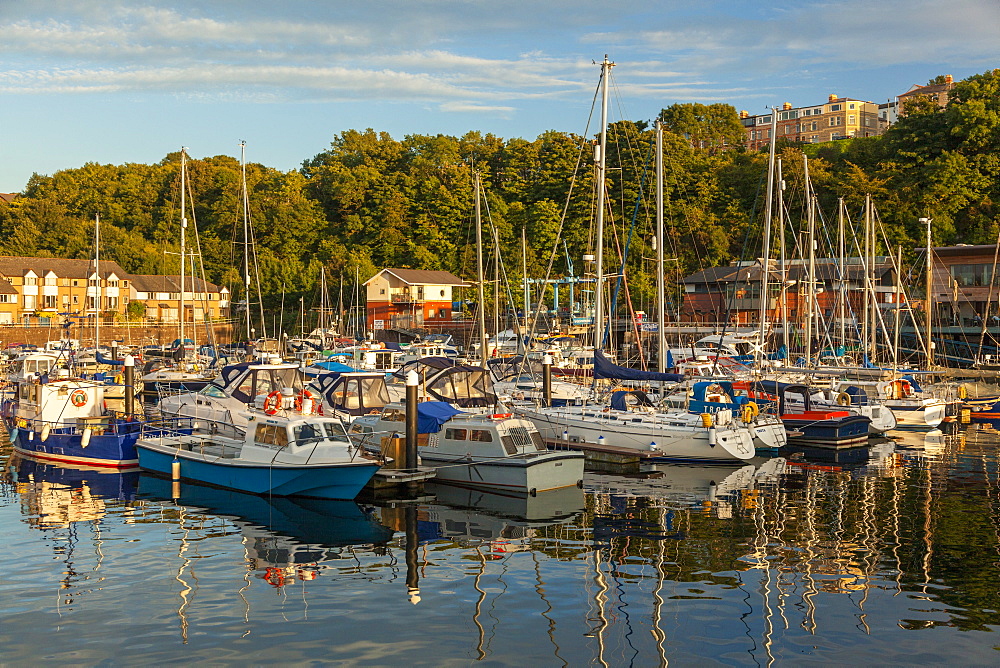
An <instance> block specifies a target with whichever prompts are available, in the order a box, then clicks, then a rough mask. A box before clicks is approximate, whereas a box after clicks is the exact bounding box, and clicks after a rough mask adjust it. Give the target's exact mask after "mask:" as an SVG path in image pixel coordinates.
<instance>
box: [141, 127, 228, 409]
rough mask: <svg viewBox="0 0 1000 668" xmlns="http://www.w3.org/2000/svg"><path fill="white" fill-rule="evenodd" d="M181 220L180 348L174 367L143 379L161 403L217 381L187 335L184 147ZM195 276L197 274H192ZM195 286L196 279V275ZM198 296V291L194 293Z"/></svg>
mask: <svg viewBox="0 0 1000 668" xmlns="http://www.w3.org/2000/svg"><path fill="white" fill-rule="evenodd" d="M180 187H181V219H180V268H181V271H180V276H179V277H180V286H179V287H180V293H179V296H180V309H179V313H180V318H179V325H178V326H179V331H178V338H177V345H176V346H175V347H174V352H173V358H174V360H173V363H172V364H170V365H169V366H165V367H162V368H153V367H152V366H147V368H146V369H144V371H145V373H144V374H143V375H142V384H143V395H144V396H145V397H147V398H152V399H154V400H155V399H157V398H159V397H160V396H162V394H164V393H166V394H175V393H177V392H188V391H191V392H196V391H198V390H200V389H201V388H203V387H205V385H207V384H208V383H209V381H210V380H211V379H212V378H213V377H214V375H215V374H214V373H210V372H207V371H206V369H205V368H204V367H203V366H200V365H199V364H198V363H197V361H195V360H192V359H191V356H192V354H193V348H194V341H192V340H190V339H188V338H186V336H185V332H184V325H185V321H186V320H187V309H186V308H185V300H186V299H187V295H186V292H187V289H188V286H187V285H186V279H187V278H188V277H187V276H186V273H187V269H186V264H187V261H188V253H187V246H186V241H187V240H186V234H187V227H188V218H187V187H188V184H187V148H186V147H184V146H182V147H181V172H180ZM192 274H193V272H192ZM190 278H191V282H192V283H193V282H194V280H195V278H194V276H193V275H192V276H191V277H190ZM191 292H195V290H193V289H192V290H191Z"/></svg>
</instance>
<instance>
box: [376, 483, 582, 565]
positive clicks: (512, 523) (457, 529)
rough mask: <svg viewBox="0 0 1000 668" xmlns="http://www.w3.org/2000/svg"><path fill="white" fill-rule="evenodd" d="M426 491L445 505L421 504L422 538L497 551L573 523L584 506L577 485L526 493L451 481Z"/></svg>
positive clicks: (519, 546) (525, 545) (523, 545)
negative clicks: (482, 488)
mask: <svg viewBox="0 0 1000 668" xmlns="http://www.w3.org/2000/svg"><path fill="white" fill-rule="evenodd" d="M427 491H428V492H431V493H433V494H435V495H436V497H437V500H438V501H439V502H440V503H435V504H427V505H421V506H420V508H419V509H418V511H417V520H418V532H419V534H420V541H421V542H427V541H434V540H451V541H455V542H457V543H459V544H463V545H468V544H483V543H488V544H489V546H490V550H491V551H492V552H496V553H503V552H512V551H518V550H523V549H528V545H529V543H530V541H531V539H532V538H534V537H535V536H536V535H537V531H538V530H539V529H542V528H544V527H547V526H552V525H556V524H562V523H566V522H570V521H572V520H573V518H575V517H576V516H577V515H579V514H580V513H582V512H583V509H584V494H583V490H581V489H579V488H576V487H567V488H564V489H557V490H550V491H547V492H539V493H538V495H537V496H527V497H512V496H504V495H500V494H492V493H489V492H482V491H475V490H468V489H462V488H459V487H454V486H451V485H428V486H427ZM382 512H383V513H385V512H387V511H386V509H383V511H382Z"/></svg>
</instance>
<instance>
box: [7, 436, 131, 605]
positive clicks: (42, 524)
mask: <svg viewBox="0 0 1000 668" xmlns="http://www.w3.org/2000/svg"><path fill="white" fill-rule="evenodd" d="M138 478H139V471H138V469H134V470H131V471H127V470H126V471H108V470H106V469H99V468H92V467H80V468H74V467H69V466H63V465H59V464H55V463H52V462H42V461H38V460H34V459H31V458H29V457H24V456H20V455H13V456H11V457H10V458H9V459H8V460H7V462H6V463H5V465H4V467H3V473H2V476H0V479H2V480H3V481H4V482H6V483H8V484H9V485H10V486H11V487H12V488H13V490H14V492H15V493H16V495H17V497H18V498H19V500H20V509H21V514H22V515H23V518H24V519H23V521H24V523H25V524H27V525H28V526H29V527H31V528H32V529H36V530H38V531H40V532H41V533H42V534H43V535H44V536H45V539H46V540H47V541H48V542H49V543H50V545H51V549H52V552H53V554H54V556H55V557H56V559H58V560H59V561H60V563H61V564H62V573H61V577H60V578H59V588H60V590H61V591H60V595H59V596H58V599H57V600H58V609H59V610H60V612H61V611H63V610H64V609H71V608H72V607H73V606H74V605H75V604H79V602H80V597H81V595H83V594H85V593H87V592H88V591H90V590H89V589H82V588H81V587H84V586H85V585H86V583H87V582H88V581H94V582H95V583H99V582H100V581H101V580H102V579H103V578H102V576H101V571H102V568H103V566H104V561H105V556H106V555H105V552H104V543H105V538H104V532H103V528H102V523H101V520H102V519H103V518H104V516H105V514H106V513H107V508H108V504H109V503H115V502H128V501H131V500H132V499H133V498H134V497H135V490H136V482H137V481H138Z"/></svg>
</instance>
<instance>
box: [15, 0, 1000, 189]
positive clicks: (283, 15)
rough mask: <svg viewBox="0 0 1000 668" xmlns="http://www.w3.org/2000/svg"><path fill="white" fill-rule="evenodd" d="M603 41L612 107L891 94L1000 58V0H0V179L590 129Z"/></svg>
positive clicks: (283, 164) (757, 105) (272, 159)
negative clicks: (473, 134) (352, 145)
mask: <svg viewBox="0 0 1000 668" xmlns="http://www.w3.org/2000/svg"><path fill="white" fill-rule="evenodd" d="M605 54H607V56H608V58H609V59H610V60H612V61H614V62H615V65H616V66H615V68H614V70H613V76H612V78H611V82H612V102H611V107H612V111H611V117H612V120H616V119H622V118H624V119H630V120H649V119H651V118H654V117H655V116H656V114H657V113H658V111H659V110H660V109H661V108H663V107H666V106H669V105H671V104H675V103H685V102H700V103H704V104H710V103H716V102H722V103H726V104H731V105H733V106H734V107H735V108H736V109H737V110H740V109H746V110H748V111H750V113H761V112H763V111H764V110H765V109H766V108H767V107H769V106H772V105H780V104H782V103H783V102H791V103H792V104H793V106H796V107H798V106H806V105H810V104H815V103H818V102H822V101H825V100H826V98H827V96H828V95H830V94H836V95H838V96H844V97H852V98H858V99H862V100H870V101H873V102H885V101H887V100H889V99H891V98H893V97H895V96H896V95H899V94H900V93H903V92H905V91H906V90H907V89H909V88H910V87H911V86H913V85H914V84H925V83H927V81H928V80H930V79H931V78H933V77H935V76H937V75H941V74H951V75H953V76H954V77H955V80H956V81H957V80H960V79H964V78H966V77H968V76H970V75H973V74H978V73H981V72H984V71H986V70H988V69H992V68H995V67H1000V2H998V1H997V0H947V1H945V0H880V1H879V2H872V0H796V1H795V2H787V1H785V0H771V1H769V2H766V3H765V2H757V0H744V1H743V2H733V1H732V0H729V1H724V2H722V1H720V2H717V1H713V0H659V1H646V0H634V1H629V0H620V1H619V2H618V3H609V2H607V0H600V1H596V0H549V1H546V0H536V1H533V2H532V1H526V0H504V1H502V2H485V1H481V0H396V1H386V0H354V1H353V2H345V1H342V0H279V1H277V2H273V1H267V0H262V1H257V2H250V1H249V0H198V1H197V2H188V1H187V0H172V1H170V0H132V1H128V2H122V1H120V0H0V192H18V191H20V190H22V189H23V188H24V186H25V184H26V183H27V181H28V179H29V178H30V177H31V175H32V174H33V173H38V174H52V173H54V172H55V171H57V170H60V169H67V168H74V167H80V166H82V165H83V164H85V163H87V162H98V163H113V164H124V163H147V164H148V163H155V162H159V161H160V160H162V159H163V158H164V157H165V156H166V155H167V154H168V153H170V152H173V151H176V150H178V149H179V148H180V147H181V146H186V147H188V151H189V154H190V155H191V156H193V157H196V158H197V157H205V156H214V155H220V154H225V155H232V156H237V157H238V156H239V147H238V144H239V142H240V141H241V140H245V141H246V145H247V149H246V150H247V159H248V160H249V161H252V162H260V163H263V164H265V165H268V166H270V167H275V168H278V169H281V170H292V169H296V168H298V167H299V166H300V165H301V163H302V162H303V161H304V160H308V159H310V158H312V157H313V156H315V155H316V154H318V153H320V152H322V151H324V150H325V149H327V148H328V147H329V145H330V142H331V141H332V139H333V138H334V136H335V135H337V134H338V133H340V132H343V131H344V130H349V129H358V130H363V129H365V128H369V127H370V128H373V129H375V130H376V131H384V132H388V133H389V134H390V135H392V136H393V137H394V138H396V139H402V138H404V137H405V136H406V135H411V134H431V135H433V134H446V135H453V136H461V135H463V134H465V133H466V132H469V131H472V130H476V131H479V132H482V133H484V134H485V133H492V134H494V135H497V136H499V137H503V138H505V139H507V138H512V137H523V138H526V139H533V138H535V137H537V136H538V135H539V134H540V133H542V132H545V131H547V130H560V131H567V132H576V133H583V132H584V131H586V130H587V128H588V126H587V121H588V117H589V113H590V109H591V103H592V101H593V96H594V92H595V89H596V86H597V82H598V79H599V75H600V67H599V65H598V64H595V63H599V62H600V61H601V60H602V59H603V58H604V56H605ZM591 130H592V131H593V130H594V129H593V126H591Z"/></svg>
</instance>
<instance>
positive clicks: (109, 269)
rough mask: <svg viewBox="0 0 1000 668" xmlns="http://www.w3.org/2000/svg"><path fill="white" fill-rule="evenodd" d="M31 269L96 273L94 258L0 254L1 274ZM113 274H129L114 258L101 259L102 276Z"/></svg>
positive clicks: (84, 275)
mask: <svg viewBox="0 0 1000 668" xmlns="http://www.w3.org/2000/svg"><path fill="white" fill-rule="evenodd" d="M29 271H34V272H35V274H37V275H39V276H42V275H44V274H47V273H48V272H50V271H51V272H52V273H54V274H55V275H56V276H58V277H60V278H90V275H91V274H93V273H94V261H93V260H67V259H65V258H59V257H20V256H15V255H0V275H3V276H24V275H25V274H27V273H28V272H29ZM112 274H114V275H116V276H118V278H121V279H126V280H127V279H128V278H129V275H128V274H127V273H126V272H125V270H124V269H122V268H121V267H120V266H119V265H118V263H117V262H115V261H113V260H101V278H108V277H109V276H111V275H112Z"/></svg>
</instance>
